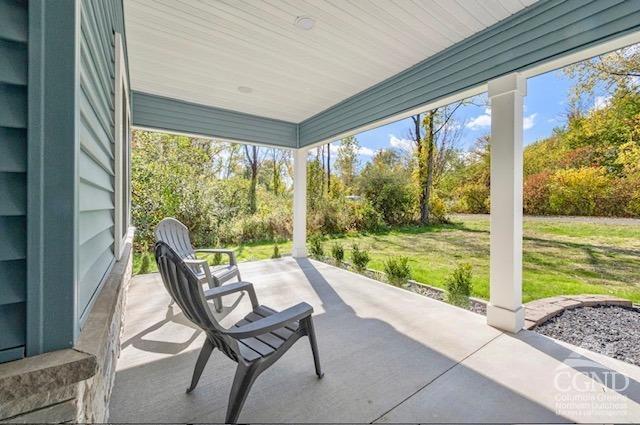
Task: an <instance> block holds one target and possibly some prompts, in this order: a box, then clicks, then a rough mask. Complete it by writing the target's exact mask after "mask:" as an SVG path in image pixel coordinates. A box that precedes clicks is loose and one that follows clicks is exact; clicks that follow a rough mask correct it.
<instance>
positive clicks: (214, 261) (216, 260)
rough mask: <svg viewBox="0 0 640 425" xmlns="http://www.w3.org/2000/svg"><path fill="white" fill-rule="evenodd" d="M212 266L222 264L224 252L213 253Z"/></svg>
mask: <svg viewBox="0 0 640 425" xmlns="http://www.w3.org/2000/svg"><path fill="white" fill-rule="evenodd" d="M209 263H210V265H211V266H217V265H218V264H222V254H220V253H219V252H216V253H215V254H213V257H212V258H211V259H210V260H209Z"/></svg>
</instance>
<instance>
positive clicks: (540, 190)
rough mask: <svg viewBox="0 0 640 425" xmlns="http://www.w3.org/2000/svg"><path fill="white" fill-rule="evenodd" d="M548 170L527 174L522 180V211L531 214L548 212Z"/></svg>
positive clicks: (549, 175)
mask: <svg viewBox="0 0 640 425" xmlns="http://www.w3.org/2000/svg"><path fill="white" fill-rule="evenodd" d="M550 177H551V174H550V173H549V172H548V171H542V172H540V173H537V174H532V175H530V176H527V177H526V178H525V180H524V195H523V204H524V213H525V214H532V215H543V214H549V213H550V208H549V178H550Z"/></svg>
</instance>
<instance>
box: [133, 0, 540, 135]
mask: <svg viewBox="0 0 640 425" xmlns="http://www.w3.org/2000/svg"><path fill="white" fill-rule="evenodd" d="M534 2H535V0H288V1H287V0H227V1H225V0H125V1H124V8H125V22H126V32H127V43H128V52H129V64H130V72H131V87H132V89H133V90H137V91H142V92H147V93H151V94H155V95H160V96H166V97H170V98H175V99H179V100H184V101H189V102H194V103H199V104H203V105H207V106H215V107H220V108H225V109H230V110H234V111H239V112H244V113H249V114H254V115H260V116H264V117H269V118H275V119H280V120H285V121H291V122H300V121H302V120H304V119H306V118H309V117H311V116H313V115H315V114H317V113H319V112H321V111H323V110H325V109H327V108H329V107H330V106H333V105H334V104H336V103H338V102H340V101H341V100H344V99H346V98H348V97H350V96H352V95H354V94H356V93H358V92H361V91H362V90H364V89H366V88H368V87H370V86H372V85H374V84H376V83H378V82H380V81H383V80H384V79H386V78H388V77H391V76H392V75H394V74H397V73H398V72H400V71H402V70H404V69H406V68H408V67H410V66H412V65H414V64H416V63H418V62H420V61H422V60H424V59H426V58H427V57H429V56H432V55H433V54H435V53H437V52H439V51H441V50H443V49H445V48H447V47H449V46H451V45H453V44H455V43H457V42H459V41H461V40H463V39H465V38H467V37H469V36H471V35H473V34H474V33H477V32H479V31H481V30H483V29H484V28H487V27H489V26H491V25H493V24H494V23H496V22H498V21H500V20H502V19H504V18H506V17H508V16H510V15H512V14H513V13H515V12H517V11H519V10H521V9H523V8H524V7H526V6H528V5H530V4H533V3H534ZM299 16H305V17H312V18H313V19H314V20H315V21H316V22H315V27H314V28H313V29H312V30H310V31H304V30H302V29H300V28H299V27H298V26H296V25H295V21H296V18H297V17H299ZM238 87H250V88H251V89H252V91H251V93H242V92H241V91H239V90H238Z"/></svg>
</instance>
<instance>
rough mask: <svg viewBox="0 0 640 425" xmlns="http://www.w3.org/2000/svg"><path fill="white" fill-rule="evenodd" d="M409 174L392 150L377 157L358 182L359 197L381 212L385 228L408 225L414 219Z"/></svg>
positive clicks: (364, 170)
mask: <svg viewBox="0 0 640 425" xmlns="http://www.w3.org/2000/svg"><path fill="white" fill-rule="evenodd" d="M410 177H411V176H410V171H409V169H408V167H407V164H405V163H404V162H403V160H402V157H401V156H400V155H398V153H397V152H395V151H394V150H392V149H383V150H380V151H378V152H377V153H376V155H375V156H374V158H373V161H371V162H370V163H368V164H367V165H365V167H364V168H363V170H362V173H361V174H360V177H359V178H358V186H359V190H360V193H361V194H362V195H364V197H365V198H366V200H368V201H369V202H370V203H371V205H372V206H373V208H374V209H375V210H376V211H378V212H379V213H380V214H381V215H382V218H383V220H384V222H385V223H386V224H389V225H398V224H403V223H407V222H408V221H410V220H411V217H412V216H413V205H414V199H415V198H414V196H413V190H412V187H411V178H410Z"/></svg>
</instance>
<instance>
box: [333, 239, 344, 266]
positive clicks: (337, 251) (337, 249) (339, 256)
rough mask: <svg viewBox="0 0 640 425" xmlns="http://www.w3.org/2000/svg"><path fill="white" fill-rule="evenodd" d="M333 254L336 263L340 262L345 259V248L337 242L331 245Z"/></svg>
mask: <svg viewBox="0 0 640 425" xmlns="http://www.w3.org/2000/svg"><path fill="white" fill-rule="evenodd" d="M331 256H332V257H333V259H334V260H336V263H338V264H340V263H341V262H342V261H343V260H344V248H343V247H342V245H340V244H339V243H337V242H335V243H334V244H333V246H331Z"/></svg>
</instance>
